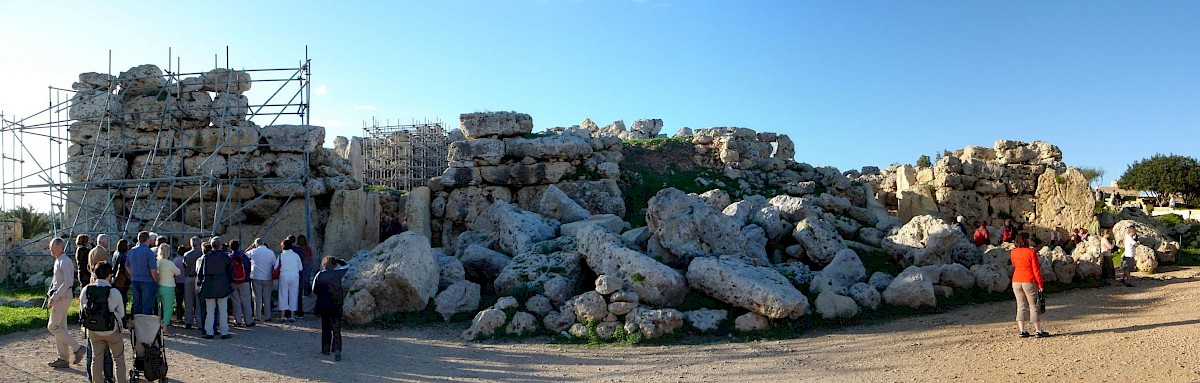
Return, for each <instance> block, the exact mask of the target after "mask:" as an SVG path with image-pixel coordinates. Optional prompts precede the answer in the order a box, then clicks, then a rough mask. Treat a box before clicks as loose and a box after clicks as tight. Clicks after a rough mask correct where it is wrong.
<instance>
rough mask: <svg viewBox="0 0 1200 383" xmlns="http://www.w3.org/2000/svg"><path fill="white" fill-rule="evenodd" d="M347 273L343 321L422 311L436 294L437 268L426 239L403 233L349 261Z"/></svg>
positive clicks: (367, 319) (353, 321)
mask: <svg viewBox="0 0 1200 383" xmlns="http://www.w3.org/2000/svg"><path fill="white" fill-rule="evenodd" d="M352 265H353V266H352V268H351V272H350V273H348V274H347V275H346V286H347V290H348V292H349V293H348V296H347V297H346V303H345V315H346V320H347V322H349V323H352V324H365V323H369V322H371V321H372V320H374V319H375V317H377V316H379V315H383V314H392V313H396V312H413V311H421V310H424V309H425V307H426V306H427V305H428V304H429V300H430V299H432V298H433V296H434V294H435V293H437V286H438V280H439V270H438V267H437V261H436V260H435V259H434V257H433V253H432V251H431V250H430V248H429V240H428V239H427V238H425V237H421V236H420V235H417V234H415V233H403V234H400V235H396V236H393V237H391V238H388V240H387V241H384V242H383V243H381V244H379V245H378V246H376V247H375V248H374V249H371V250H369V251H367V252H365V253H360V254H359V255H358V256H356V257H355V258H354V260H353V261H352Z"/></svg>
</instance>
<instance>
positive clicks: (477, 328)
mask: <svg viewBox="0 0 1200 383" xmlns="http://www.w3.org/2000/svg"><path fill="white" fill-rule="evenodd" d="M506 321H508V315H506V314H504V311H501V310H497V309H487V310H483V311H480V312H479V313H478V314H475V319H474V320H472V321H471V328H468V329H467V330H466V331H463V333H462V338H463V340H477V339H485V338H490V337H491V336H492V335H495V334H496V331H497V330H499V329H500V327H503V326H504V322H506Z"/></svg>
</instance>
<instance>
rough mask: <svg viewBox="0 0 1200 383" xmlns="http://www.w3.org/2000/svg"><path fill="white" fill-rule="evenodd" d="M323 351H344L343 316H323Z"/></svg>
mask: <svg viewBox="0 0 1200 383" xmlns="http://www.w3.org/2000/svg"><path fill="white" fill-rule="evenodd" d="M321 352H342V316H341V315H332V314H331V315H322V316H321Z"/></svg>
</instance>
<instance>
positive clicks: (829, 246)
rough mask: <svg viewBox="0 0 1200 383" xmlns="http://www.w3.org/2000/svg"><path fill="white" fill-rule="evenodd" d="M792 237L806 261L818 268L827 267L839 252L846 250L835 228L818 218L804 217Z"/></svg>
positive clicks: (797, 224)
mask: <svg viewBox="0 0 1200 383" xmlns="http://www.w3.org/2000/svg"><path fill="white" fill-rule="evenodd" d="M792 237H793V238H795V239H796V242H799V243H800V246H801V247H803V248H804V255H805V256H806V257H807V258H808V261H809V262H810V263H812V264H814V265H818V266H824V265H828V264H829V262H832V261H833V258H834V257H835V256H837V254H838V252H839V251H842V250H844V249H846V242H845V241H843V240H842V236H841V235H840V234H838V232H837V228H835V227H834V226H833V225H832V224H830V223H829V222H826V221H825V220H823V219H820V218H818V217H805V218H804V219H803V220H801V221H800V222H797V223H796V229H795V230H793V231H792Z"/></svg>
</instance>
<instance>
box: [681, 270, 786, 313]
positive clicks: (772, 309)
mask: <svg viewBox="0 0 1200 383" xmlns="http://www.w3.org/2000/svg"><path fill="white" fill-rule="evenodd" d="M687 280H688V286H690V287H692V288H694V289H696V290H699V291H702V292H704V293H705V294H707V295H708V296H711V297H713V298H716V299H717V300H720V301H722V302H725V303H729V304H731V305H735V306H738V307H742V308H745V309H747V310H750V311H752V312H755V313H757V314H759V315H763V316H765V317H768V318H792V319H795V318H799V317H800V316H801V315H804V312H805V311H807V310H808V298H806V297H805V296H804V294H802V293H800V291H799V290H796V288H795V287H794V286H792V284H791V282H789V281H788V279H787V278H784V277H783V275H781V274H779V272H778V271H775V270H774V269H771V268H766V267H759V266H753V265H750V264H747V263H745V262H742V261H740V260H737V259H734V258H715V257H698V258H696V259H694V260H692V262H691V264H690V265H688V271H687Z"/></svg>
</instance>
